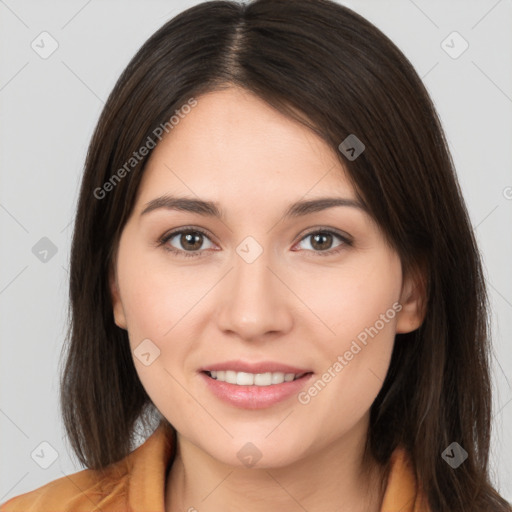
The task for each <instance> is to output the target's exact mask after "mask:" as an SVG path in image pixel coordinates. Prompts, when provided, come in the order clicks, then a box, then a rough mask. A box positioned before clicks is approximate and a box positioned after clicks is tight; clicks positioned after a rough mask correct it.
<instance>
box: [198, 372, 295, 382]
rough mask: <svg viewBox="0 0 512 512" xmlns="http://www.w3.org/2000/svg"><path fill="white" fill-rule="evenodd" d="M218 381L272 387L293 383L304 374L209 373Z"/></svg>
mask: <svg viewBox="0 0 512 512" xmlns="http://www.w3.org/2000/svg"><path fill="white" fill-rule="evenodd" d="M208 373H209V374H210V376H211V377H212V378H214V379H216V380H220V381H222V382H227V383H229V384H237V385H239V386H253V385H256V386H271V385H272V384H282V383H283V382H291V381H292V380H295V379H297V378H299V377H302V375H304V374H300V375H295V374H294V373H282V372H267V373H246V372H234V371H232V370H218V371H211V372H208Z"/></svg>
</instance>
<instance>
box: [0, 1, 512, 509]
mask: <svg viewBox="0 0 512 512" xmlns="http://www.w3.org/2000/svg"><path fill="white" fill-rule="evenodd" d="M324 244H325V246H324ZM70 300H71V308H72V309H71V312H72V318H71V324H70V331H69V345H68V347H67V354H66V366H65V368H64V372H63V375H62V381H61V392H62V393H61V403H62V411H63V418H64V423H65V426H66V429H67V433H68V436H69V439H70V441H71V445H72V447H73V449H74V450H75V453H76V454H77V456H78V458H79V460H80V462H81V463H83V464H85V465H86V466H87V468H88V469H86V470H84V471H81V472H79V473H75V474H73V475H69V476H68V477H65V478H62V479H59V480H56V481H54V482H50V483H49V484H47V485H46V486H43V487H41V488H40V489H36V490H35V491H32V492H30V493H27V494H24V495H22V496H17V497H15V498H13V499H11V500H10V501H8V502H7V503H5V504H4V505H3V506H2V507H0V510H2V511H14V510H24V511H43V510H54V511H55V510H69V511H71V510H73V511H77V510H91V509H94V510H103V511H109V510H112V511H113V510H138V511H139V510H140V511H145V512H147V511H149V510H151V511H153V510H155V511H156V510H158V511H164V510H165V511H167V512H170V511H175V510H189V511H193V510H200V511H207V510H208V511H216V510H223V511H226V510H235V509H237V510H239V509H241V510H251V511H259V510H268V509H278V508H279V509H280V510H285V511H287V510H299V509H300V508H302V509H303V510H308V511H316V510H318V511H320V510H321V511H324V510H340V511H349V510H350V511H356V510H357V511H358V510H361V511H363V510H364V511H387V512H389V511H391V510H393V511H398V510H400V511H416V512H418V511H428V510H430V511H442V512H444V511H446V512H448V511H451V512H453V511H465V512H467V511H483V510H486V511H488V510H494V511H507V510H508V511H510V510H511V508H510V505H509V504H508V503H507V502H506V501H505V500H504V499H503V498H502V497H500V496H499V494H498V493H497V492H496V490H495V489H494V488H493V486H492V483H491V482H490V481H489V476H488V453H489V437H490V421H491V410H490V404H491V399H490V376H489V339H488V333H487V309H486V308H487V297H486V291H485V283H484V280H483V276H482V268H481V262H480V259H479V255H478V249H477V246H476V242H475V238H474V235H473V232H472V229H471V225H470V222H469V219H468V215H467V211H466V208H465V204H464V200H463V198H462V196H461V192H460V188H459V185H458V182H457V179H456V176H455V173H454V169H453V163H452V160H451V158H450V155H449V152H448V149H447V145H446V142H445V139H444V135H443V131H442V128H441V125H440V123H439V120H438V117H437V115H436V112H435V109H434V107H433V105H432V102H431V100H430V99H429V96H428V94H427V92H426V90H425V88H424V86H423V85H422V83H421V81H420V79H419V78H418V76H417V74H416V72H415V71H414V69H413V68H412V66H411V64H410V63H409V62H408V61H407V59H406V58H405V57H404V55H403V54H402V53H401V52H400V51H399V50H398V49H397V48H396V46H395V45H394V44H393V43H392V42H391V41H390V40H389V39H388V38H387V37H386V36H384V35H383V34H382V33H381V32H380V31H379V30H377V29H376V28H375V27H374V26H373V25H371V24H370V23H369V22H368V21H366V20H364V19H363V18H362V17H361V16H359V15H357V14H355V13H354V12H352V11H351V10H349V9H347V8H345V7H342V6H340V5H338V4H336V3H334V2H330V1H328V0H313V1H311V0H294V1H293V2H290V1H288V0H287V1H284V0H256V1H254V2H252V3H248V4H246V5H243V4H237V3H232V2H222V1H214V2H207V3H203V4H200V5H197V6H195V7H193V8H191V9H188V10H187V11H185V12H183V13H181V14H180V15H178V16H177V17H175V18H174V19H172V20H171V21H169V22H168V23H167V24H165V25H164V26H163V27H162V28H161V29H160V30H159V31H157V32H156V33H155V34H154V35H153V36H152V37H151V38H150V39H149V40H148V41H147V42H146V43H145V44H144V45H143V47H142V48H141V49H140V50H139V52H138V53H137V55H136V56H135V57H134V58H133V60H132V61H131V62H130V64H129V65H128V67H127V68H126V70H125V71H124V73H123V74H122V76H121V77H120V79H119V81H118V83H117V84H116V86H115V88H114V90H113V92H112V94H111V95H110V98H109V99H108V101H107V103H106V105H105V109H104V111H103V113H102V116H101V118H100V121H99V123H98V126H97V129H96V132H95V134H94V136H93V139H92V142H91V145H90V148H89V153H88V157H87V162H86V167H85V173H84V177H83V181H82V188H81V194H80V199H79V204H78V211H77V215H76V221H75V231H74V238H73V246H72V254H71V268H70ZM461 357H464V364H460V363H459V361H460V358H461ZM152 422H153V423H154V424H153V426H151V424H152ZM140 424H142V425H143V426H145V428H146V430H145V431H143V432H144V435H146V434H147V432H148V431H151V430H152V429H153V428H154V426H155V424H156V426H157V428H156V429H155V431H154V432H153V433H152V434H151V436H150V437H149V438H148V439H147V440H146V441H145V442H144V443H143V444H142V445H141V446H139V447H138V448H137V449H136V450H133V446H134V440H135V434H136V433H137V426H140Z"/></svg>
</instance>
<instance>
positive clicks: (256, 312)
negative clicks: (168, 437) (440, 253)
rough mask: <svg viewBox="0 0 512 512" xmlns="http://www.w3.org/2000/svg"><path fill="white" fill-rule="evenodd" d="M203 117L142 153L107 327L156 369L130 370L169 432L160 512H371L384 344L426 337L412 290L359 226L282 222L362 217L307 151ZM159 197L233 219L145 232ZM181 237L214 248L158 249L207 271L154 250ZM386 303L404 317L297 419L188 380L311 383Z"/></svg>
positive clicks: (291, 139)
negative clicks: (420, 333) (227, 376)
mask: <svg viewBox="0 0 512 512" xmlns="http://www.w3.org/2000/svg"><path fill="white" fill-rule="evenodd" d="M197 100H198V104H197V106H196V107H195V108H193V109H192V111H191V112H190V113H189V114H188V115H187V116H186V117H185V118H184V119H182V120H181V121H180V122H179V124H178V125H177V126H175V127H174V129H173V130H172V131H171V132H170V133H169V134H168V135H167V136H166V137H165V138H164V139H163V140H162V141H161V142H160V143H159V144H158V145H157V147H156V148H155V150H154V151H153V153H152V156H151V158H150V160H149V162H148V166H147V168H146V170H145V174H144V176H143V179H142V182H141V184H140V187H139V190H138V195H137V198H136V203H135V207H134V210H133V213H132V215H131V217H130V218H129V220H128V222H127V224H126V225H125V227H124V230H123V232H122V235H121V238H120V242H119V246H118V251H117V254H116V259H115V262H114V265H113V270H114V271H113V272H112V274H111V279H110V286H111V294H112V301H113V309H114V318H115V322H116V324H117V325H118V326H119V327H122V328H124V329H127V331H128V334H129V339H130V345H131V348H132V350H134V349H135V348H136V347H137V346H138V345H139V344H140V343H141V341H142V340H144V339H150V340H151V342H152V343H154V345H156V346H157V347H158V349H159V350H160V356H159V357H157V358H156V359H155V360H154V361H153V362H152V363H151V364H150V365H149V366H145V365H144V364H142V363H141V362H140V361H139V359H138V358H137V357H134V364H135V367H136V370H137V372H138V375H139V378H140V380H141V382H142V384H143V386H144V388H145V389H146V391H147V393H148V395H149V396H150V397H151V399H152V401H153V403H154V404H155V405H156V406H157V408H158V409H159V410H160V412H161V413H162V414H163V415H164V416H165V417H166V418H167V419H168V421H169V422H170V423H171V424H172V425H173V426H174V427H175V428H176V430H177V432H178V448H177V455H176V459H175V461H174V464H173V466H172V468H171V470H170V471H169V473H168V475H167V481H166V496H165V503H166V510H167V511H168V512H170V511H177V510H194V509H197V510H200V511H201V512H214V511H218V512H220V511H223V512H226V511H231V510H233V511H234V510H250V511H255V512H256V511H268V510H281V511H282V512H287V511H290V512H291V511H298V510H303V509H306V510H308V511H309V512H315V511H324V512H325V511H335V510H336V511H359V510H361V511H363V510H364V511H378V510H380V505H381V502H382V497H383V493H382V491H381V486H380V484H381V482H383V484H385V481H384V480H383V478H384V477H383V475H384V473H383V471H382V468H381V467H379V466H378V465H377V464H375V462H373V461H372V463H371V465H370V467H369V468H368V469H369V471H368V472H364V471H363V469H365V468H363V465H362V455H363V447H364V442H365V439H366V435H367V431H368V425H369V409H370V407H371V405H372V403H373V401H374V400H375V398H376V396H377V394H378V392H379V390H380V389H381V386H382V383H383V380H384V378H385V375H386V373H387V370H388V367H389V363H390V359H391V352H392V349H393V343H394V336H395V333H398V332H409V331H412V330H414V329H416V328H417V327H419V325H420V324H421V322H422V319H423V315H422V313H421V308H420V303H421V295H420V291H419V287H418V286H416V283H415V281H413V280H412V279H411V278H406V279H404V278H403V276H402V266H401V261H400V258H399V257H398V255H397V253H396V252H395V251H394V250H393V249H392V248H391V247H390V246H389V245H388V244H387V243H386V241H385V239H384V236H383V234H382V232H381V230H380V228H379V227H378V225H377V224H376V223H375V222H374V221H373V220H372V219H371V217H370V216H369V215H368V214H367V213H366V212H364V211H363V210H360V209H358V208H353V207H346V206H342V207H334V208H330V209H327V210H323V211H319V212H315V213H312V214H309V215H307V216H305V217H303V218H300V217H299V218H291V219H288V220H283V219H282V216H283V212H284V211H285V209H286V208H287V207H288V205H289V204H291V203H292V202H294V201H297V200H300V199H314V198H318V197H323V196H329V197H330V196H336V197H342V198H351V199H354V200H355V199H356V195H355V190H354V188H353V187H352V185H351V184H350V182H349V180H348V179H347V178H346V175H345V172H344V170H343V167H342V164H341V163H340V161H339V160H338V159H337V157H336V155H335V154H334V152H333V150H332V149H331V148H330V147H329V146H327V145H326V144H325V143H324V142H323V141H322V140H321V139H320V138H318V136H317V135H315V134H314V133H313V132H311V131H310V130H308V129H307V128H306V127H304V126H302V125H300V124H299V123H297V122H295V121H293V120H291V119H289V118H287V117H285V116H283V115H282V114H280V113H279V112H277V111H276V110H274V109H272V108H271V107H270V106H268V105H267V104H266V103H265V102H263V101H262V100H261V99H259V98H257V97H256V96H254V95H253V94H251V93H249V92H247V91H244V90H241V89H238V88H230V89H228V90H224V91H218V92H213V93H208V94H206V95H204V96H201V97H199V98H197ZM127 179H128V178H127ZM165 193H167V194H175V195H184V196H187V197H190V198H198V197H199V198H201V199H207V200H212V201H216V202H218V203H219V205H220V206H221V208H222V209H223V210H224V211H225V212H226V217H225V218H224V219H223V220H220V219H217V218H213V217H205V216H202V215H199V214H197V213H191V212H183V211H176V210H170V209H165V208H160V209H157V210H154V211H152V212H150V213H147V214H145V215H141V212H142V210H143V209H144V208H145V205H147V203H148V202H149V201H151V200H152V199H154V198H156V197H159V196H161V195H163V194H165ZM184 226H191V231H193V228H202V229H203V230H206V231H207V232H208V233H209V235H208V236H204V237H201V235H199V236H200V238H199V241H198V242H197V245H195V246H194V242H192V244H191V245H192V248H190V247H191V245H187V242H186V240H184V238H183V237H181V236H180V235H177V236H175V237H173V238H172V239H171V240H169V241H167V242H166V244H167V246H171V247H174V248H176V249H178V250H180V249H181V251H182V252H186V251H187V250H188V252H194V251H195V252H196V253H197V252H201V253H202V255H201V256H198V257H189V258H187V257H183V256H182V257H180V256H177V255H174V254H172V253H170V252H168V251H166V250H165V248H164V247H165V245H161V246H158V240H159V239H160V238H161V237H162V235H164V234H166V233H169V232H171V230H174V229H178V228H180V227H184ZM317 227H318V228H319V229H318V231H322V229H323V232H325V230H326V228H331V229H333V230H339V231H341V232H342V233H346V234H348V235H350V237H351V238H352V239H353V245H348V244H344V243H343V242H342V241H341V239H338V238H337V237H336V236H334V235H333V237H332V238H331V239H330V240H329V239H328V240H327V241H324V242H323V245H322V241H321V240H320V244H318V243H317V244H316V245H314V242H315V241H314V236H305V235H306V234H309V231H310V230H312V229H313V228H317ZM306 231H308V233H306ZM247 236H251V237H253V238H254V239H255V240H256V241H257V242H258V244H259V245H260V246H261V248H262V249H263V253H262V254H261V255H260V256H259V257H258V258H257V259H256V260H255V261H254V262H252V263H247V262H246V261H245V260H244V259H242V258H241V257H240V256H239V255H238V253H237V252H236V248H237V247H238V245H239V244H240V243H241V242H242V241H243V240H244V239H245V238H246V237H247ZM201 242H202V243H201ZM340 246H342V250H341V251H340V252H338V253H337V254H331V255H329V256H323V255H322V254H320V253H321V252H323V253H326V252H328V251H334V250H336V249H338V248H339V247H340ZM194 247H196V248H194ZM396 302H399V303H400V304H401V306H402V309H401V310H400V312H399V313H398V314H396V316H394V318H393V319H391V320H389V321H388V322H387V323H385V326H384V328H382V329H381V330H380V331H379V332H378V334H377V335H376V336H375V337H374V338H373V339H371V338H370V339H369V341H368V344H367V345H366V346H364V347H363V348H362V350H361V351H360V352H359V353H357V355H355V356H354V357H353V359H352V360H351V361H349V362H348V364H347V365H346V366H345V367H344V368H343V370H342V371H341V372H339V373H337V374H336V377H335V378H333V379H332V380H331V382H329V383H328V384H327V385H326V386H325V388H324V389H323V390H322V391H321V392H320V393H318V394H317V396H315V397H313V398H311V401H310V402H309V403H308V404H307V405H303V404H301V403H299V401H298V400H297V397H296V396H293V397H291V398H289V399H287V400H285V401H283V402H280V403H278V404H276V405H273V406H271V407H268V408H266V409H260V410H248V409H241V408H238V407H235V406H233V405H230V404H227V403H225V402H223V401H221V400H220V399H218V398H217V397H215V396H214V395H212V393H211V392H210V391H209V389H208V388H207V386H206V385H205V383H204V382H203V379H202V377H201V376H200V374H198V369H199V368H200V367H201V366H204V365H206V364H211V363H216V362H222V361H226V360H229V359H237V358H239V359H243V360H246V361H262V360H272V361H279V362H284V363H287V364H290V365H294V366H298V367H299V368H307V369H311V371H313V372H314V373H315V378H314V381H316V380H317V379H318V378H319V377H320V376H321V375H322V374H323V373H324V372H325V371H326V370H327V369H328V368H329V367H332V365H333V363H334V362H335V361H336V360H337V357H338V355H343V354H344V353H345V352H346V351H347V350H349V348H350V346H351V343H352V341H353V340H354V339H356V337H357V335H358V334H359V333H361V332H362V331H364V329H365V328H366V327H370V326H373V325H374V324H375V322H376V321H377V320H378V319H379V315H381V314H383V313H385V312H386V311H387V310H388V309H389V308H391V307H392V305H393V304H394V303H396ZM247 442H251V443H253V444H254V445H255V446H256V447H257V448H258V450H259V451H260V452H261V455H262V456H261V458H260V460H259V461H258V462H257V463H256V464H255V465H254V466H252V467H246V466H244V465H243V464H242V463H241V461H240V459H239V458H238V457H237V452H238V451H239V450H240V449H241V448H242V447H243V446H244V445H245V444H246V443H247ZM205 497H206V498H205ZM192 507H194V508H192Z"/></svg>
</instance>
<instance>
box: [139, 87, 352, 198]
mask: <svg viewBox="0 0 512 512" xmlns="http://www.w3.org/2000/svg"><path fill="white" fill-rule="evenodd" d="M196 100H197V105H196V106H195V107H194V108H192V109H190V111H189V113H188V114H186V115H182V116H181V118H180V120H179V122H178V123H177V124H176V125H175V126H174V127H173V128H172V130H170V131H169V133H168V134H167V135H165V137H164V138H163V139H162V141H161V142H159V143H158V145H157V146H156V148H155V149H154V150H153V153H152V155H151V157H150V159H149V162H148V164H147V166H146V170H145V172H144V176H143V179H142V182H141V184H140V187H139V194H138V196H139V198H140V199H141V200H144V201H147V200H149V199H152V198H153V197H154V196H156V195H162V194H164V193H177V192H179V193H185V194H188V195H198V196H201V197H215V198H221V197H226V198H228V197H231V198H238V199H240V198H243V199H244V200H247V201H248V202H249V201H250V202H252V201H255V202H257V201H258V200H259V201H260V202H261V204H262V206H263V205H264V203H266V202H269V201H272V200H274V199H276V200H279V199H280V198H285V197H289V198H290V199H293V200H297V199H299V198H301V197H303V196H305V195H311V196H325V195H326V194H328V193H330V194H331V195H332V193H338V194H340V195H343V197H346V198H355V192H354V190H353V187H352V186H351V184H350V182H349V180H348V179H347V176H346V174H345V171H344V169H343V166H342V164H341V163H340V160H339V159H338V158H337V155H336V153H335V152H334V151H333V149H332V148H330V147H329V146H328V145H327V143H326V142H325V141H323V140H322V139H321V138H320V137H319V136H318V135H316V134H315V133H313V132H312V131H311V130H310V129H309V128H307V127H306V126H304V125H302V124H300V123H299V122H298V121H295V120H293V119H290V118H289V117H287V116H285V115H283V114H282V113H280V112H278V111H277V110H275V109H274V108H273V107H271V106H270V105H268V104H267V103H266V102H265V101H263V100H262V99H260V98H258V97H257V96H255V95H254V94H252V93H250V92H248V91H246V90H243V89H240V88H234V87H233V88H230V89H227V90H223V91H215V92H210V93H207V94H205V95H202V96H200V97H198V98H196ZM226 200H228V199H226Z"/></svg>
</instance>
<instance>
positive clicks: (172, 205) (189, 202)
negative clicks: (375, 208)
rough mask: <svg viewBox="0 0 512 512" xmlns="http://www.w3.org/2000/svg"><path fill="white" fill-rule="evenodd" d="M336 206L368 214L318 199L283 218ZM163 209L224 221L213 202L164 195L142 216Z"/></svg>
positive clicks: (353, 203)
mask: <svg viewBox="0 0 512 512" xmlns="http://www.w3.org/2000/svg"><path fill="white" fill-rule="evenodd" d="M337 206H349V207H352V208H358V209H360V210H361V211H363V212H365V213H368V210H367V208H366V207H365V206H364V205H363V204H362V203H361V202H359V201H358V200H356V199H348V198H342V197H320V198H318V199H310V200H301V201H297V202H295V203H292V204H291V205H290V206H289V207H288V208H287V209H286V211H285V212H284V215H283V218H285V219H289V218H296V217H303V216H305V215H309V214H311V213H316V212H320V211H322V210H327V209H328V208H334V207H337ZM160 208H164V209H166V210H177V211H184V212H191V213H196V214H198V215H204V216H205V217H216V218H219V219H225V213H224V211H223V210H222V209H221V207H220V206H219V204H218V203H217V202H215V201H205V200H202V199H193V198H189V197H177V196H171V195H164V196H160V197H157V198H155V199H152V200H151V201H149V202H148V203H146V205H145V208H144V210H143V211H142V212H141V216H142V215H146V214H148V213H149V212H152V211H154V210H157V209H160Z"/></svg>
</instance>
